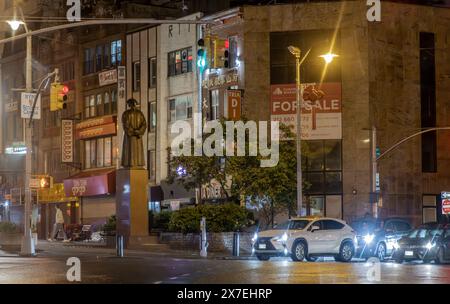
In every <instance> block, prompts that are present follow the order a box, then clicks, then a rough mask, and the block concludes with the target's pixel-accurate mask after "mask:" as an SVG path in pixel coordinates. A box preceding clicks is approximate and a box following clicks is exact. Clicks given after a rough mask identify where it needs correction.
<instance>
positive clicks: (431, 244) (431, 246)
mask: <svg viewBox="0 0 450 304" xmlns="http://www.w3.org/2000/svg"><path fill="white" fill-rule="evenodd" d="M434 246H436V244H435V243H431V242H428V244H427V245H426V246H425V247H427V249H428V250H430V249H431V248H433V247H434Z"/></svg>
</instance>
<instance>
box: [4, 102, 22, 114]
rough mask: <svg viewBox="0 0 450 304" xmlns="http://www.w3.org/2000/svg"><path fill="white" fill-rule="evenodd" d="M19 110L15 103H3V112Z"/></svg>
mask: <svg viewBox="0 0 450 304" xmlns="http://www.w3.org/2000/svg"><path fill="white" fill-rule="evenodd" d="M17 110H19V103H18V102H17V101H13V102H8V103H5V112H6V113H10V112H15V111H17Z"/></svg>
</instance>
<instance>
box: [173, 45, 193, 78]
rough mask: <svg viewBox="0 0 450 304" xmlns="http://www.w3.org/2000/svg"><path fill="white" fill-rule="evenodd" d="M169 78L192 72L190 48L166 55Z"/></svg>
mask: <svg viewBox="0 0 450 304" xmlns="http://www.w3.org/2000/svg"><path fill="white" fill-rule="evenodd" d="M168 63H169V66H168V68H169V70H168V75H169V76H175V75H180V74H184V73H189V72H192V48H186V49H182V50H177V51H174V52H170V53H169V54H168Z"/></svg>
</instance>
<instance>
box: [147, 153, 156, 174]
mask: <svg viewBox="0 0 450 304" xmlns="http://www.w3.org/2000/svg"><path fill="white" fill-rule="evenodd" d="M148 163H149V166H148V167H149V168H148V174H149V176H148V177H149V179H150V181H155V180H156V151H155V150H152V151H149V153H148Z"/></svg>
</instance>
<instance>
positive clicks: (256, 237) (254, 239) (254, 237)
mask: <svg viewBox="0 0 450 304" xmlns="http://www.w3.org/2000/svg"><path fill="white" fill-rule="evenodd" d="M257 240H258V233H256V232H255V234H254V235H253V237H252V242H253V243H256V241H257Z"/></svg>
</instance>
